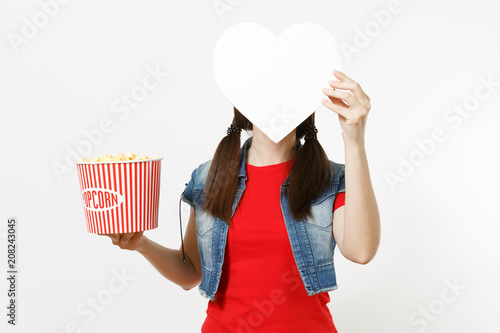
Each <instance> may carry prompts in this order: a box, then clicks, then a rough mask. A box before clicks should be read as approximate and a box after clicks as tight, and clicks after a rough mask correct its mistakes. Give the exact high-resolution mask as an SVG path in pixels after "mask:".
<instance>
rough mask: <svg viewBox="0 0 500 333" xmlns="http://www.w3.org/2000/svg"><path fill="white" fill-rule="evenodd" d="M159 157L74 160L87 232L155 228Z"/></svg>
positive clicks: (156, 225)
mask: <svg viewBox="0 0 500 333" xmlns="http://www.w3.org/2000/svg"><path fill="white" fill-rule="evenodd" d="M162 159H163V158H157V159H149V160H133V161H110V162H78V163H76V165H77V169H78V176H79V178H80V188H81V190H82V198H83V209H84V212H85V218H86V220H87V231H88V232H90V233H93V234H112V233H127V232H137V231H144V230H150V229H155V228H157V227H158V208H159V201H160V175H161V160H162Z"/></svg>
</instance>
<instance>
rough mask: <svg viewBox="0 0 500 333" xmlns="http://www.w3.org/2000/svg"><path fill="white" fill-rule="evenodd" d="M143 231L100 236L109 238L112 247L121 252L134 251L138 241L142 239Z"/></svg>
mask: <svg viewBox="0 0 500 333" xmlns="http://www.w3.org/2000/svg"><path fill="white" fill-rule="evenodd" d="M143 233H144V231H139V232H128V233H122V234H106V235H102V236H109V238H111V241H112V243H113V244H114V245H117V246H119V247H120V248H121V249H123V250H131V251H133V250H136V249H137V247H138V245H139V242H140V239H141V238H142V234H143Z"/></svg>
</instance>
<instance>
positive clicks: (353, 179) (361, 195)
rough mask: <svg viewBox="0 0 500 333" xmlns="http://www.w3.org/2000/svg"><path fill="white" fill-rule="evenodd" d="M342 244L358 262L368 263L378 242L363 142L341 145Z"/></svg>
mask: <svg viewBox="0 0 500 333" xmlns="http://www.w3.org/2000/svg"><path fill="white" fill-rule="evenodd" d="M345 187H346V191H345V213H344V214H345V215H344V243H345V244H346V245H348V246H349V248H350V249H349V252H351V253H356V257H358V258H360V262H363V263H367V262H369V261H370V260H371V259H372V258H373V257H374V256H375V254H376V252H377V249H378V246H379V243H380V217H379V211H378V207H377V202H376V199H375V194H374V192H373V188H372V184H371V180H370V172H369V170H368V160H367V157H366V151H365V148H364V144H363V143H355V144H350V145H347V146H346V147H345Z"/></svg>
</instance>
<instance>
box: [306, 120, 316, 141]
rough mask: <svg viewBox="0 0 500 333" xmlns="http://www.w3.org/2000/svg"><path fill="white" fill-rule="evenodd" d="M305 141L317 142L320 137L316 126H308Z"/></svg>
mask: <svg viewBox="0 0 500 333" xmlns="http://www.w3.org/2000/svg"><path fill="white" fill-rule="evenodd" d="M305 132H306V133H305V139H306V140H312V139H314V140H317V139H318V136H317V135H316V133H318V129H317V128H316V125H314V124H312V123H311V124H309V125H307V127H306V129H305Z"/></svg>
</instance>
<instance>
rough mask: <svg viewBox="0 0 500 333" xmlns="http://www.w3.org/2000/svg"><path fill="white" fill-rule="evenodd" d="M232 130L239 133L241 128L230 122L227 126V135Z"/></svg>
mask: <svg viewBox="0 0 500 333" xmlns="http://www.w3.org/2000/svg"><path fill="white" fill-rule="evenodd" d="M234 132H236V133H238V134H241V128H240V127H239V126H238V125H236V124H231V126H229V127H228V128H227V135H231V133H234Z"/></svg>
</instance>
